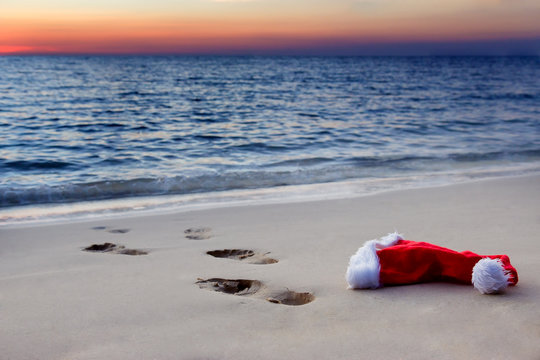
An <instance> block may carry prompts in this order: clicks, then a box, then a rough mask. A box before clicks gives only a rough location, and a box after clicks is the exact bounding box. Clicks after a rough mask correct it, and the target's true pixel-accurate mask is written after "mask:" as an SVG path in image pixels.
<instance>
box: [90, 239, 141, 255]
mask: <svg viewBox="0 0 540 360" xmlns="http://www.w3.org/2000/svg"><path fill="white" fill-rule="evenodd" d="M83 251H89V252H100V253H111V254H121V255H148V252H147V251H144V250H138V249H126V247H125V246H123V245H116V244H113V243H108V242H106V243H103V244H93V245H90V246H88V247H85V248H84V249H83Z"/></svg>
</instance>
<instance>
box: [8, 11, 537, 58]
mask: <svg viewBox="0 0 540 360" xmlns="http://www.w3.org/2000/svg"><path fill="white" fill-rule="evenodd" d="M539 19H540V1H538V0H152V1H149V0H0V54H225V55H227V54H242V55H522V54H525V55H540V20H539Z"/></svg>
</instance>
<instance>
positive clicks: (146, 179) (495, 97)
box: [0, 56, 540, 224]
mask: <svg viewBox="0 0 540 360" xmlns="http://www.w3.org/2000/svg"><path fill="white" fill-rule="evenodd" d="M539 79H540V58H538V57H223V56H222V57H220V56H203V57H195V56H191V57H190V56H178V57H175V56H170V57H168V56H88V57H86V56H72V57H69V56H66V57H60V56H43V57H39V56H26V57H16V56H5V57H0V134H1V136H0V224H12V223H17V222H21V221H34V220H47V219H58V218H72V217H74V216H79V217H88V216H100V215H101V216H102V215H108V216H109V215H111V214H118V213H125V212H137V211H139V212H140V211H145V210H152V209H159V208H164V209H165V208H167V209H177V208H180V207H189V206H202V205H204V204H207V205H208V204H212V206H215V205H216V204H221V205H223V204H231V203H244V202H246V201H247V202H249V201H287V200H289V201H292V200H293V199H310V198H317V199H318V198H327V197H338V196H343V197H347V196H355V195H362V194H370V193H374V192H377V191H387V190H393V189H401V188H411V187H423V186H431V185H444V184H450V183H455V182H460V181H468V180H473V179H481V178H492V177H500V176H513V175H522V174H531V173H538V172H540V81H539Z"/></svg>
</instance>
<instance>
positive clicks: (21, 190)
mask: <svg viewBox="0 0 540 360" xmlns="http://www.w3.org/2000/svg"><path fill="white" fill-rule="evenodd" d="M505 159H506V160H505ZM516 159H519V161H516ZM508 160H512V162H511V163H512V166H513V169H518V170H515V171H514V174H519V173H520V171H522V170H523V169H525V170H527V171H529V170H531V169H533V170H535V169H536V170H538V169H539V168H540V165H539V163H540V150H531V151H518V152H515V153H513V154H508V153H501V152H493V153H488V154H476V153H460V154H451V155H449V156H448V157H446V158H445V159H441V158H438V157H435V156H434V157H429V156H412V155H411V156H386V157H384V158H381V157H354V158H348V159H330V158H319V157H313V158H304V159H296V160H287V161H280V162H274V163H270V164H268V165H267V166H262V167H260V168H258V169H250V168H247V169H243V168H235V167H234V166H231V167H230V168H231V169H227V168H228V167H227V166H223V169H224V170H223V171H213V172H206V173H201V174H195V175H191V176H171V177H156V178H151V177H142V178H134V179H129V180H125V179H120V180H108V181H93V182H81V183H74V184H62V185H45V184H41V185H39V186H19V187H17V186H13V185H4V186H2V187H0V207H4V208H5V207H12V206H20V205H27V204H47V203H71V202H79V201H93V200H105V199H120V198H129V197H139V196H156V195H183V194H197V193H206V192H216V191H218V192H219V191H230V190H245V189H262V188H274V187H279V186H290V185H303V184H321V183H330V182H339V181H343V180H352V179H367V178H372V179H377V178H379V179H384V178H392V177H396V176H423V175H425V174H427V173H444V172H448V171H451V172H463V173H466V172H471V171H478V170H482V169H483V168H485V167H487V168H494V169H499V170H497V171H501V172H504V173H505V174H506V173H508V174H510V173H511V172H505V168H506V167H508V166H509V165H508ZM107 164H108V165H115V164H116V163H115V162H114V161H113V160H108V162H107ZM18 166H25V167H29V168H32V167H35V166H36V164H27V163H25V164H18ZM37 166H57V167H62V166H70V164H67V163H66V164H62V163H60V164H56V163H38V164H37Z"/></svg>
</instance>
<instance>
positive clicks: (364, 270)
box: [345, 233, 518, 294]
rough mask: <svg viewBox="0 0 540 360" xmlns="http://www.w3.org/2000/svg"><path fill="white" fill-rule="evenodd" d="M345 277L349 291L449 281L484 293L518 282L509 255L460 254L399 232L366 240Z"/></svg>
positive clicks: (351, 261)
mask: <svg viewBox="0 0 540 360" xmlns="http://www.w3.org/2000/svg"><path fill="white" fill-rule="evenodd" d="M345 278H346V280H347V283H348V284H349V288H350V289H369V288H371V289H375V288H378V287H382V286H388V285H405V284H415V283H423V282H431V281H447V282H457V283H463V284H471V283H472V284H473V285H474V287H475V288H476V289H478V290H479V291H480V292H481V293H482V294H492V293H500V292H503V291H504V290H505V289H506V288H507V287H508V285H511V286H513V285H516V284H517V282H518V275H517V271H516V269H515V268H514V267H513V266H512V265H511V264H510V259H509V258H508V256H506V255H489V256H483V255H478V254H475V253H473V252H470V251H464V252H457V251H454V250H450V249H446V248H443V247H440V246H437V245H433V244H429V243H425V242H416V241H410V240H403V238H402V237H401V236H400V235H399V234H398V233H393V234H388V235H387V236H385V237H382V238H380V239H378V240H370V241H367V242H366V243H365V244H364V245H363V246H362V247H361V248H360V249H358V251H357V252H356V254H354V255H353V256H351V259H350V261H349V267H348V268H347V273H346V275H345Z"/></svg>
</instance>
